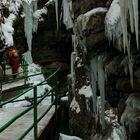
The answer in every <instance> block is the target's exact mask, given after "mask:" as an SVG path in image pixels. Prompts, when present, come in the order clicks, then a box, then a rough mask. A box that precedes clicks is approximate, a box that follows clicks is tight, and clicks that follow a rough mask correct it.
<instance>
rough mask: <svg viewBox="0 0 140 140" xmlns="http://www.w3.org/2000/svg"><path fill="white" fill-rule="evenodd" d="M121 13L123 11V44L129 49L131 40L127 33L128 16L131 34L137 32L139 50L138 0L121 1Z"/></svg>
mask: <svg viewBox="0 0 140 140" xmlns="http://www.w3.org/2000/svg"><path fill="white" fill-rule="evenodd" d="M119 3H120V11H121V25H122V31H123V44H124V49H125V47H129V38H128V31H127V27H128V26H127V23H128V20H127V19H128V14H129V19H130V26H131V32H132V33H133V32H134V31H135V35H136V42H137V48H138V49H139V28H138V21H139V13H138V0H120V1H119Z"/></svg>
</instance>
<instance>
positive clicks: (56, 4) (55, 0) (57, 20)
mask: <svg viewBox="0 0 140 140" xmlns="http://www.w3.org/2000/svg"><path fill="white" fill-rule="evenodd" d="M54 2H55V13H56V22H57V31H58V30H59V16H58V15H59V14H58V0H54Z"/></svg>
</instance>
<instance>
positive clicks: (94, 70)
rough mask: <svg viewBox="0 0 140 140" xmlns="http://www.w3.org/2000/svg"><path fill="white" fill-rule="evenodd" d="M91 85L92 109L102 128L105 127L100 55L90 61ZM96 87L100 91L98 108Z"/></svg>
mask: <svg viewBox="0 0 140 140" xmlns="http://www.w3.org/2000/svg"><path fill="white" fill-rule="evenodd" d="M90 76H91V86H92V92H93V109H94V113H95V114H98V113H99V116H100V123H101V125H102V129H105V72H104V68H103V58H102V56H99V57H95V58H93V59H92V60H91V62H90ZM97 87H98V89H99V91H100V96H101V98H100V103H101V104H100V108H99V105H98V106H97V104H99V103H97V93H96V92H97Z"/></svg>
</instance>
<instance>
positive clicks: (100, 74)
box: [98, 57, 105, 129]
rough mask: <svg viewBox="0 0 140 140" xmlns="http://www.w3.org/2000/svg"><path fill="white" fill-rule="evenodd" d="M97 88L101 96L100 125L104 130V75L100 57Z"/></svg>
mask: <svg viewBox="0 0 140 140" xmlns="http://www.w3.org/2000/svg"><path fill="white" fill-rule="evenodd" d="M98 87H99V91H100V96H101V114H100V115H101V125H102V129H105V73H104V69H103V60H102V58H101V57H98Z"/></svg>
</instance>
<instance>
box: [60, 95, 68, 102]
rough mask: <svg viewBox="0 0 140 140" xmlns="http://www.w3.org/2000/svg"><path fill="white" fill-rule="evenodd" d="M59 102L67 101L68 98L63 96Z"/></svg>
mask: <svg viewBox="0 0 140 140" xmlns="http://www.w3.org/2000/svg"><path fill="white" fill-rule="evenodd" d="M60 100H61V101H68V96H64V97H61V98H60Z"/></svg>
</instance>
